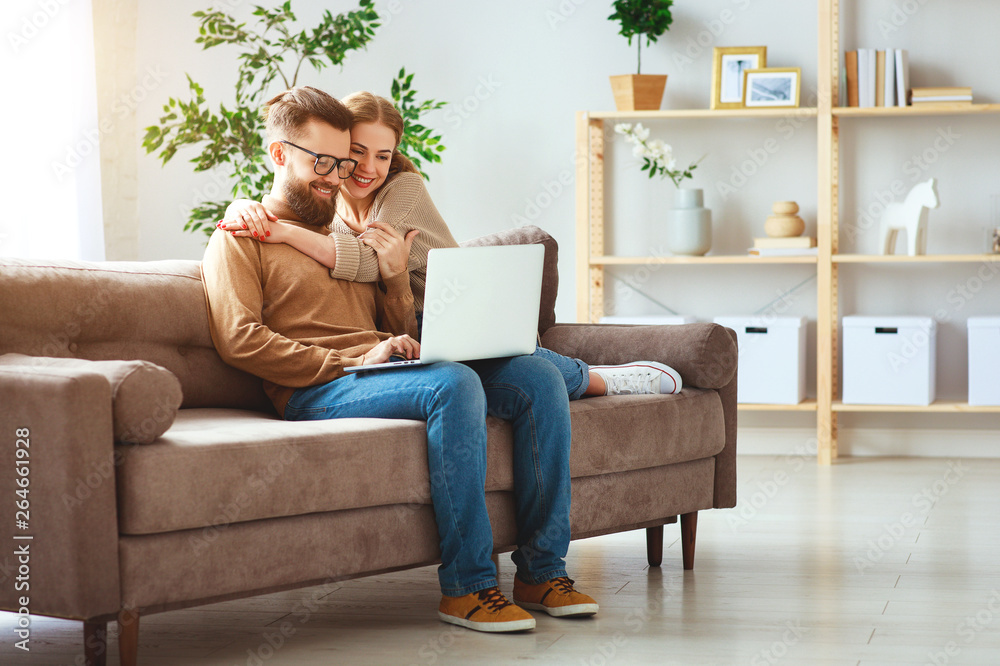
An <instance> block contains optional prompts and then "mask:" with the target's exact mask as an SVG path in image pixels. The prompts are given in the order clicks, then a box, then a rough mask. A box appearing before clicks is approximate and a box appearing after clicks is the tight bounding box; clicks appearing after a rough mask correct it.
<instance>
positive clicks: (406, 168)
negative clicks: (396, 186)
mask: <svg viewBox="0 0 1000 666" xmlns="http://www.w3.org/2000/svg"><path fill="white" fill-rule="evenodd" d="M343 102H344V106H346V107H347V108H348V109H350V111H351V113H352V114H353V115H354V124H355V125H356V124H358V123H377V124H379V125H384V126H386V127H388V128H389V129H391V130H392V133H393V134H395V135H396V145H395V146H394V147H393V151H392V161H391V162H389V174H390V175H392V174H397V173H402V172H408V173H420V172H419V171H418V170H417V167H416V166H414V164H413V162H411V161H410V160H409V158H408V157H406V155H404V154H402V153H401V152H399V142H400V141H402V140H403V130H404V128H405V125H404V123H403V116H402V115H400V113H399V111H397V110H396V107H395V106H393V104H392V102H390V101H389V100H387V99H386V98H385V97H379V96H378V95H374V94H372V93H370V92H368V91H366V90H360V91H358V92H356V93H351V94H350V95H348V96H347V97H345V98H344V99H343Z"/></svg>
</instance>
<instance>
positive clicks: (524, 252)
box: [344, 244, 545, 372]
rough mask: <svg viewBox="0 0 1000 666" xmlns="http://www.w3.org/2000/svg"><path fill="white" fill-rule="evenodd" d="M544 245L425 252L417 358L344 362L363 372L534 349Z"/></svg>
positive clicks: (465, 359) (525, 352) (506, 354)
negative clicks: (357, 364) (367, 362)
mask: <svg viewBox="0 0 1000 666" xmlns="http://www.w3.org/2000/svg"><path fill="white" fill-rule="evenodd" d="M544 258H545V248H544V247H543V246H541V245H538V244H532V245H500V246H495V247H462V248H438V249H434V250H431V251H430V253H429V254H428V255H427V287H426V289H425V290H424V315H423V316H424V320H423V329H422V331H421V336H420V358H419V359H413V360H405V361H390V362H388V363H375V364H372V365H359V366H351V367H347V368H344V370H345V371H346V372H367V371H369V370H380V369H385V368H403V367H407V366H415V365H426V364H428V363H437V362H438V361H475V360H477V359H484V358H501V357H505V356H520V355H522V354H531V353H532V352H534V351H535V341H536V335H537V333H538V308H539V303H540V301H541V297H542V265H543V262H544Z"/></svg>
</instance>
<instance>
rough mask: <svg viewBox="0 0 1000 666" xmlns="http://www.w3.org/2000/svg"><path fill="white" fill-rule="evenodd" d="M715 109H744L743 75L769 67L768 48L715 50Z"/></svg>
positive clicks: (732, 47) (713, 94) (713, 102)
mask: <svg viewBox="0 0 1000 666" xmlns="http://www.w3.org/2000/svg"><path fill="white" fill-rule="evenodd" d="M712 53H713V63H712V101H711V104H710V107H711V108H713V109H740V108H743V79H744V78H745V77H744V76H743V73H744V72H745V71H747V70H748V69H763V68H764V67H767V47H766V46H721V47H720V46H717V47H715V48H714V49H713V51H712Z"/></svg>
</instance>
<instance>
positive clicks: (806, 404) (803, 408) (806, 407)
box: [738, 400, 816, 412]
mask: <svg viewBox="0 0 1000 666" xmlns="http://www.w3.org/2000/svg"><path fill="white" fill-rule="evenodd" d="M738 407H739V409H742V410H743V411H745V412H815V411H816V401H815V400H804V401H802V402H800V403H798V404H796V405H769V404H762V403H746V402H744V403H741V404H739V405H738Z"/></svg>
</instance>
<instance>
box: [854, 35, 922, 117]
mask: <svg viewBox="0 0 1000 666" xmlns="http://www.w3.org/2000/svg"><path fill="white" fill-rule="evenodd" d="M844 71H845V74H846V78H847V105H848V106H858V107H863V108H865V107H874V106H906V105H907V95H906V93H907V89H908V88H909V87H910V56H909V53H908V52H907V50H906V49H885V50H884V51H878V50H875V49H858V50H857V51H846V52H845V53H844Z"/></svg>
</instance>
